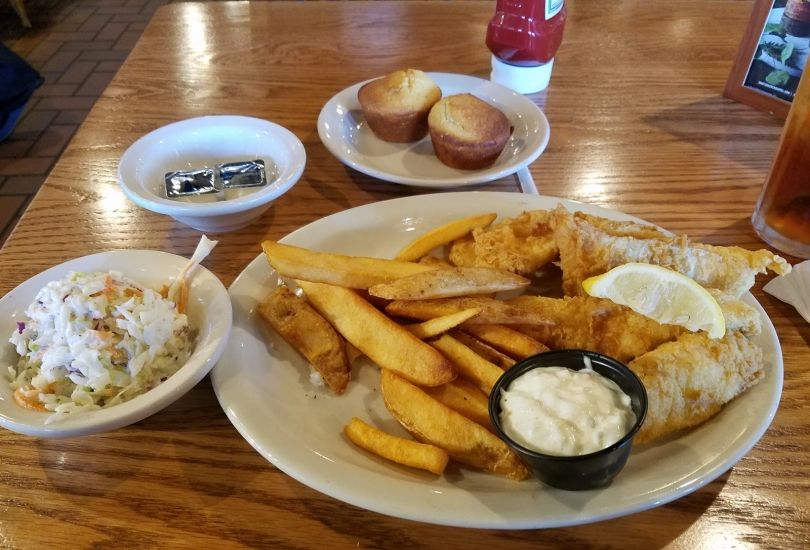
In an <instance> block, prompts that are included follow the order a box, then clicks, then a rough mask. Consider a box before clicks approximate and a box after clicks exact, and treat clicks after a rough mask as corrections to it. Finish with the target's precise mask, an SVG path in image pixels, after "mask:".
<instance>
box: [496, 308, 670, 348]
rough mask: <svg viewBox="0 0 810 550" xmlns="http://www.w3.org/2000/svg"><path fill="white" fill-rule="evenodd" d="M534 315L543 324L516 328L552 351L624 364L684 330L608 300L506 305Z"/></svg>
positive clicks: (668, 340)
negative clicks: (604, 357)
mask: <svg viewBox="0 0 810 550" xmlns="http://www.w3.org/2000/svg"><path fill="white" fill-rule="evenodd" d="M509 303H510V304H511V305H513V306H519V307H521V308H522V309H525V310H529V311H533V312H535V313H536V314H537V315H538V316H539V317H541V318H543V319H545V320H547V321H549V322H548V324H545V325H537V324H535V325H527V324H520V325H516V326H515V328H517V329H518V330H519V331H521V332H523V333H524V334H527V335H529V336H531V337H532V338H534V339H535V340H538V341H540V342H542V343H544V344H545V345H547V346H548V347H550V348H551V349H565V348H569V349H587V350H591V351H596V352H598V353H603V354H605V355H609V356H611V357H615V358H616V359H618V360H620V361H623V362H627V361H629V360H630V359H633V358H634V357H638V356H639V355H643V354H645V353H647V352H648V351H650V350H652V349H655V348H656V347H658V346H659V345H660V344H663V343H664V342H670V341H672V340H675V339H676V338H677V337H678V336H679V335H681V334H682V333H683V332H684V330H685V329H683V328H681V327H677V326H674V325H662V324H659V323H658V322H657V321H654V320H653V319H650V318H649V317H645V316H644V315H641V314H639V313H636V312H634V311H633V310H631V309H630V308H628V307H625V306H622V305H619V304H615V303H613V302H611V301H610V300H605V299H602V298H593V297H590V296H577V297H570V298H545V297H541V296H520V297H518V298H515V299H514V300H511V301H510V302H509Z"/></svg>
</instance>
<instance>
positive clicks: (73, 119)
mask: <svg viewBox="0 0 810 550" xmlns="http://www.w3.org/2000/svg"><path fill="white" fill-rule="evenodd" d="M87 113H88V110H87V109H71V110H69V111H60V112H59V114H58V115H56V118H55V119H53V123H54V124H81V123H82V122H84V119H85V118H86V117H87Z"/></svg>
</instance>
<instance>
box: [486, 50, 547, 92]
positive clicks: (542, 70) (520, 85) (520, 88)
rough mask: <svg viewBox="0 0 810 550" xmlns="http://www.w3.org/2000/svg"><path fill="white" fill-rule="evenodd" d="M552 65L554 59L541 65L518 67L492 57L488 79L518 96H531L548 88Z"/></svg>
mask: <svg viewBox="0 0 810 550" xmlns="http://www.w3.org/2000/svg"><path fill="white" fill-rule="evenodd" d="M553 65H554V58H551V61H549V62H548V63H545V64H543V65H537V66H535V67H519V66H517V65H510V64H509V63H505V62H503V61H501V60H500V59H498V58H497V57H496V56H494V55H493V56H492V72H491V73H490V75H489V79H490V80H491V81H492V82H495V83H497V84H501V85H502V86H506V87H507V88H512V89H513V90H515V91H516V92H517V93H519V94H533V93H535V92H541V91H543V90H545V89H546V88H547V87H548V83H549V80H551V67H552V66H553Z"/></svg>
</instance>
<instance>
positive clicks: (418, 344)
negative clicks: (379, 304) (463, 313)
mask: <svg viewBox="0 0 810 550" xmlns="http://www.w3.org/2000/svg"><path fill="white" fill-rule="evenodd" d="M298 284H299V286H300V287H301V288H302V289H303V290H304V292H305V293H306V295H307V300H309V302H310V303H311V304H312V305H313V307H315V309H317V310H318V311H319V312H320V314H321V315H323V316H324V317H326V319H327V320H328V321H329V322H330V323H332V325H333V326H334V327H335V329H337V331H338V332H340V334H341V335H343V337H344V338H346V340H348V341H349V342H351V343H352V344H353V345H354V346H355V347H356V348H357V349H359V350H360V351H362V352H363V353H364V354H365V355H366V356H367V357H368V358H369V359H371V360H372V361H374V362H375V363H376V364H377V365H379V366H380V367H382V368H386V369H391V370H393V371H395V372H397V373H398V374H400V375H401V376H403V377H404V378H406V379H407V380H410V381H412V382H414V383H415V384H419V385H421V386H438V385H440V384H445V383H447V382H449V381H451V380H453V379H454V378H455V377H456V370H455V367H454V366H453V364H452V363H451V362H450V361H448V360H447V359H446V358H445V357H444V356H443V355H442V354H441V353H439V352H438V351H436V350H435V349H434V348H432V347H431V346H429V345H428V344H426V343H424V342H422V341H421V340H419V338H417V337H416V336H414V335H413V334H411V333H410V332H408V331H407V330H405V329H404V328H402V327H401V326H399V325H398V324H396V323H395V322H394V321H392V320H391V319H389V318H388V317H386V316H385V315H384V314H383V313H381V312H380V311H379V310H377V309H376V308H375V307H374V306H372V305H371V304H369V303H368V302H367V301H365V300H363V299H362V298H361V297H360V296H358V294H357V293H356V292H354V291H353V290H351V289H348V288H343V287H339V286H333V285H326V284H322V283H312V282H308V281H298Z"/></svg>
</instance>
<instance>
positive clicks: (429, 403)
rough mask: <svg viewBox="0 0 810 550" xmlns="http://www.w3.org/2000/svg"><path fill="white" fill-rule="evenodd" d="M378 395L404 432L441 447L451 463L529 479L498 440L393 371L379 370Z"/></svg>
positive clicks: (524, 468)
mask: <svg viewBox="0 0 810 550" xmlns="http://www.w3.org/2000/svg"><path fill="white" fill-rule="evenodd" d="M380 391H381V393H382V396H383V400H384V401H385V406H386V407H387V408H388V410H389V411H390V412H391V414H392V415H393V416H394V418H396V419H397V421H399V423H400V424H402V426H403V427H404V428H405V429H406V430H408V431H409V432H411V433H412V434H413V435H414V436H415V437H416V438H417V439H419V440H421V441H425V442H427V443H430V444H431V445H435V446H437V447H441V448H442V449H444V450H445V451H447V454H449V455H450V457H451V458H452V459H454V460H457V461H459V462H461V463H462V464H467V465H469V466H472V467H474V468H481V469H483V470H486V471H489V472H493V473H496V474H501V475H505V476H506V477H508V478H510V479H514V480H520V479H525V478H526V477H527V476H528V475H529V472H528V470H527V469H526V466H525V465H524V464H523V463H522V462H521V461H520V459H519V458H518V457H517V455H515V453H514V452H512V450H511V449H510V448H509V447H507V446H506V443H504V442H503V441H502V440H501V439H500V438H498V437H497V436H496V435H494V434H493V433H491V432H490V431H489V430H487V429H486V428H484V427H483V426H480V425H479V424H477V423H475V422H473V421H472V420H470V419H469V418H467V417H465V416H464V415H462V414H460V413H457V412H456V411H454V410H453V409H451V408H449V407H447V406H446V405H442V404H441V403H439V402H438V401H436V400H435V399H433V398H432V397H431V396H429V395H428V394H426V393H425V392H424V391H422V390H421V389H419V388H417V387H416V386H414V385H413V384H411V383H410V382H408V381H407V380H405V379H404V378H401V377H399V376H397V375H396V374H394V373H393V372H392V371H389V370H387V369H383V370H382V374H381V383H380Z"/></svg>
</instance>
